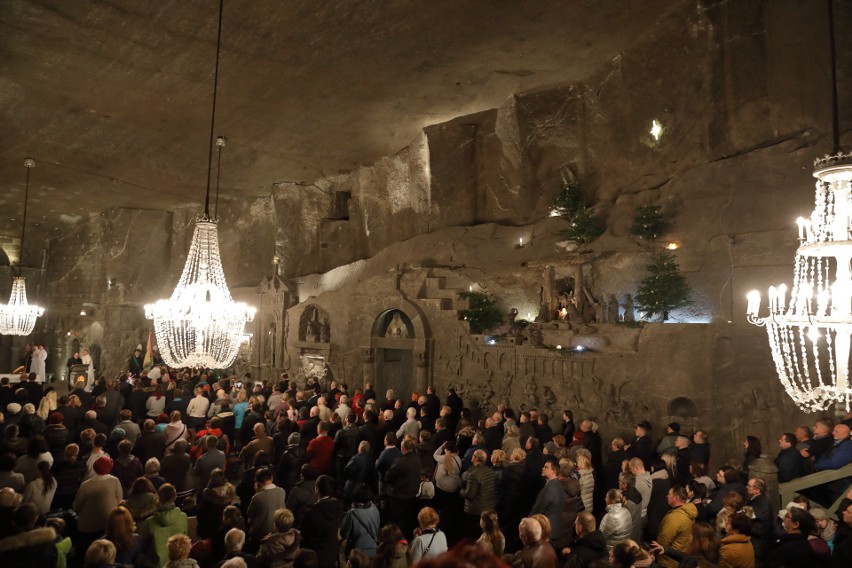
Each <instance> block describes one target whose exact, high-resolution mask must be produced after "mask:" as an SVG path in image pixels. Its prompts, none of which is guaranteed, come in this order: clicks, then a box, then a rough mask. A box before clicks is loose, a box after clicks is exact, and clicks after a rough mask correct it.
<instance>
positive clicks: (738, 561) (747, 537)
mask: <svg viewBox="0 0 852 568" xmlns="http://www.w3.org/2000/svg"><path fill="white" fill-rule="evenodd" d="M734 494H735V495H738V493H734ZM725 533H726V536H724V537H722V540H721V542H720V547H719V557H720V559H721V561H722V562H724V563H725V565H727V566H730V568H754V546H753V545H752V544H751V519H750V518H748V515H746V514H744V513H740V512H737V513H733V514H732V515H729V516H728V517H727V519H726V520H725Z"/></svg>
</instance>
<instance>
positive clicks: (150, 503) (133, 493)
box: [121, 476, 160, 523]
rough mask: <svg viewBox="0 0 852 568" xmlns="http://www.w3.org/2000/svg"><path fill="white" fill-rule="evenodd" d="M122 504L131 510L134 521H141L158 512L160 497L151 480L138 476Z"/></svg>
mask: <svg viewBox="0 0 852 568" xmlns="http://www.w3.org/2000/svg"><path fill="white" fill-rule="evenodd" d="M121 505H122V506H123V507H125V508H126V509H127V510H128V511H130V514H131V516H132V517H133V520H134V521H136V522H137V523H141V522H142V521H144V520H145V519H147V518H148V517H150V516H151V515H153V514H154V513H156V512H157V508H158V507H159V506H160V498H159V496H158V495H157V490H156V489H155V488H154V484H153V483H151V480H149V479H147V478H146V477H144V476H143V477H138V478H136V480H135V481H134V482H133V484H132V485H131V486H130V489H129V490H128V492H127V498H126V499H124V501H122V502H121Z"/></svg>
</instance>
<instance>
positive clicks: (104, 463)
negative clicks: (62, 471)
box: [73, 456, 124, 550]
mask: <svg viewBox="0 0 852 568" xmlns="http://www.w3.org/2000/svg"><path fill="white" fill-rule="evenodd" d="M94 472H95V476H94V477H92V478H91V479H88V480H86V481H84V482H83V483H82V484H81V485H80V489H79V490H78V491H77V494H76V495H75V497H74V503H73V508H74V511H75V512H76V513H77V530H78V531H79V532H80V542H81V544H84V545H87V544H89V543H91V542H93V541H94V540H95V539H96V538H98V537H99V536H100V535H102V534H103V532H104V528H105V523H106V519H107V518H108V517H109V513H110V511H112V510H113V509H115V508H116V507H118V504H119V503H120V502H121V500H122V498H123V497H124V490H122V488H121V482H119V481H118V478H116V477H115V476H113V475H110V472H112V460H111V459H110V458H109V457H108V456H104V457H101V458H99V459H98V460H97V461H96V462H95V464H94ZM83 549H84V550H85V548H83Z"/></svg>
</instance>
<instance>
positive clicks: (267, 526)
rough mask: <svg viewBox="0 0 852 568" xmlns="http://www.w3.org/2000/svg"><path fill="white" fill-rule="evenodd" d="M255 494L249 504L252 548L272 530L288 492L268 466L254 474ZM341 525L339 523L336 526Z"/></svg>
mask: <svg viewBox="0 0 852 568" xmlns="http://www.w3.org/2000/svg"><path fill="white" fill-rule="evenodd" d="M254 482H255V495H254V497H252V499H251V503H249V506H248V513H247V515H248V516H247V519H246V520H247V523H248V531H247V533H246V534H247V535H248V538H249V542H250V543H252V544H253V546H252V548H250V549H249V550H252V549H256V548H257V544H259V543H260V541H261V540H263V537H265V536H266V535H267V534H268V533H270V532H271V531H272V525H273V523H274V521H275V511H277V510H278V509H284V508H285V506H286V503H285V501H286V497H287V495H286V493H285V492H284V490H283V489H281V488H280V487H278V486H277V485H275V482H274V479H273V475H272V470H271V469H270V468H268V467H266V468H261V469H259V470H257V472H256V473H255V476H254ZM337 526H339V523H338V524H336V525H335V527H337Z"/></svg>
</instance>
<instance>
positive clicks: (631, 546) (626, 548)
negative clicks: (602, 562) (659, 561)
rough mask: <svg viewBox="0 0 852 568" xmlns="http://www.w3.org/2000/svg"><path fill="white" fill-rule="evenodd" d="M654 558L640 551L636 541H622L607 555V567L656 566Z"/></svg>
mask: <svg viewBox="0 0 852 568" xmlns="http://www.w3.org/2000/svg"><path fill="white" fill-rule="evenodd" d="M653 561H654V558H653V557H652V556H651V555H649V554H648V553H647V552H645V551H644V550H642V548H640V547H639V545H638V544H636V541H634V540H630V539H628V540H623V541H621V542H619V543H618V544H616V545H615V546H614V547H613V549H612V552H610V553H609V565H610V566H611V567H612V568H639V567H640V566H656V564H654V563H653Z"/></svg>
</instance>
